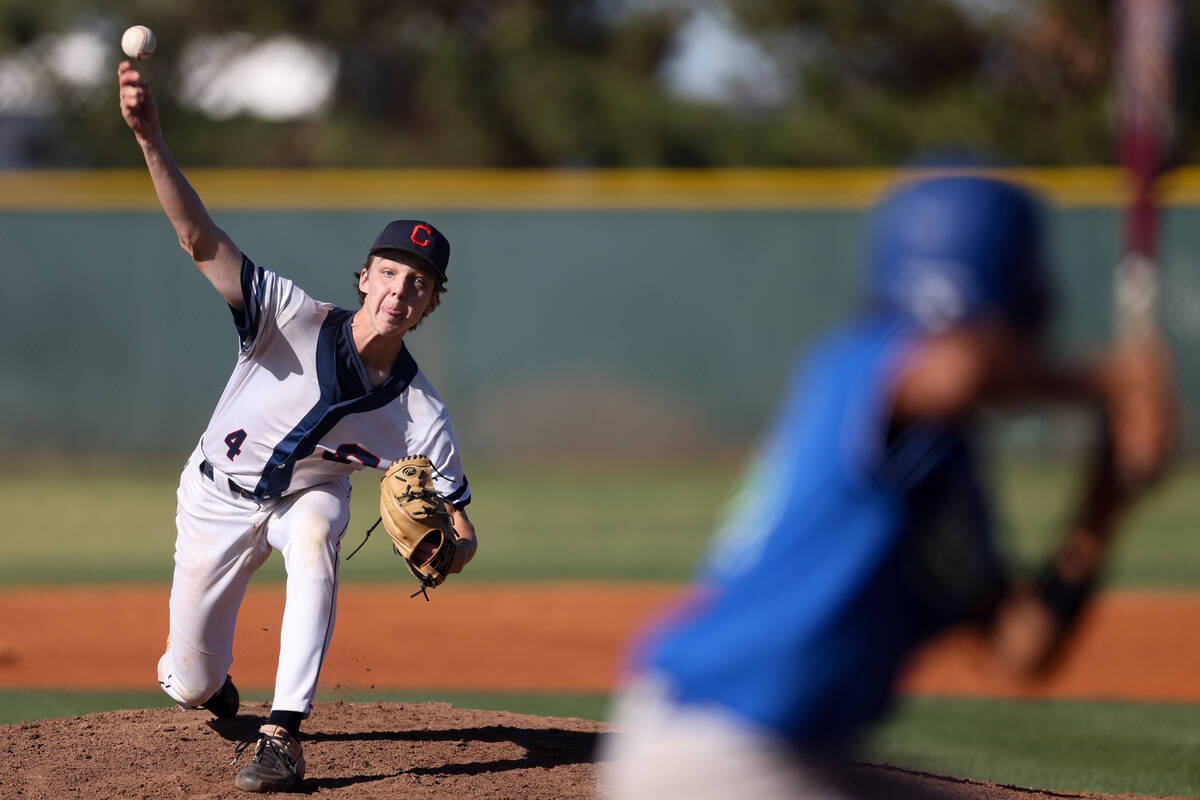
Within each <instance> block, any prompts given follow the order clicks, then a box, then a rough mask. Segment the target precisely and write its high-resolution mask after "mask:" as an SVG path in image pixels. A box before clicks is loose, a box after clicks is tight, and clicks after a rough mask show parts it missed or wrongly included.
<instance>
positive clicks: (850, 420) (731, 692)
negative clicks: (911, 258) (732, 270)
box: [639, 319, 1002, 745]
mask: <svg viewBox="0 0 1200 800" xmlns="http://www.w3.org/2000/svg"><path fill="white" fill-rule="evenodd" d="M914 335H915V333H914V332H913V331H911V330H910V329H907V328H906V327H905V326H904V325H903V324H899V323H896V322H895V321H894V320H884V319H876V320H869V321H865V322H861V323H858V324H856V325H854V326H852V327H849V328H847V329H845V330H843V331H841V332H839V333H837V334H836V335H834V336H833V337H831V338H830V339H829V340H827V341H826V342H825V343H824V345H823V346H821V347H819V348H818V349H817V351H816V352H815V354H814V355H813V356H812V357H811V358H810V359H808V360H807V361H806V363H805V364H804V365H803V366H802V368H801V369H800V370H799V371H798V373H797V375H796V377H795V378H794V380H793V383H792V385H791V387H790V389H789V392H788V394H787V396H786V402H785V404H784V407H783V409H782V411H781V413H780V415H779V418H778V419H777V421H776V423H775V425H774V426H773V428H772V429H771V430H770V432H769V434H768V436H767V437H766V439H765V441H764V443H763V444H762V446H761V447H760V449H759V451H758V453H757V456H756V458H755V460H754V461H753V462H752V465H751V467H750V470H749V473H748V475H747V478H746V479H745V480H744V481H743V484H742V489H741V491H740V492H739V493H738V495H737V496H736V497H735V498H734V501H733V503H732V507H731V509H730V510H729V511H728V512H727V514H726V520H727V521H726V522H725V523H724V525H723V526H722V528H721V530H720V531H719V532H718V534H717V536H716V539H715V542H714V546H713V548H712V552H711V555H710V558H709V560H708V563H707V566H706V568H705V574H704V576H703V580H702V581H701V583H700V585H699V587H698V589H697V590H696V592H695V593H694V594H693V596H692V597H691V598H690V599H689V601H688V602H687V603H686V604H685V606H684V607H683V608H682V609H680V610H678V612H677V613H676V614H674V615H673V617H672V620H671V622H669V623H666V624H664V626H662V627H661V628H660V629H659V630H658V631H657V632H656V633H654V634H652V636H651V637H650V638H649V639H648V640H647V641H646V642H645V644H644V645H643V647H642V648H641V649H640V653H639V660H640V662H641V664H640V666H641V668H643V669H648V670H649V671H652V672H654V673H656V674H658V675H659V676H661V677H664V678H665V679H666V680H667V681H668V682H669V683H670V684H671V685H672V686H673V689H674V692H675V697H676V699H677V701H678V702H680V703H685V704H686V703H702V704H712V703H717V704H721V705H724V706H726V707H727V708H729V709H731V710H732V711H734V712H735V713H737V714H739V715H741V716H743V717H745V718H747V719H748V720H750V721H752V722H753V723H756V724H758V725H761V726H764V727H766V728H768V729H772V730H774V731H776V732H778V733H779V734H781V735H782V736H784V737H786V738H788V739H789V740H791V741H793V742H795V743H797V744H801V745H819V744H829V743H832V742H836V741H839V740H843V739H845V738H847V737H849V736H850V735H851V734H853V733H854V732H855V731H856V730H857V729H858V728H859V727H861V725H862V724H863V723H864V722H866V721H868V720H871V719H873V718H875V717H876V716H878V715H879V714H880V713H881V712H882V711H883V709H884V707H885V705H886V702H887V700H888V698H889V696H890V693H891V686H892V683H893V681H894V678H895V677H896V674H897V672H898V671H899V668H900V666H901V664H902V661H903V659H904V657H905V656H906V655H907V654H909V653H910V651H911V650H912V649H913V647H914V646H915V645H916V644H918V643H919V642H921V641H922V640H924V639H925V638H927V637H928V636H929V635H931V634H932V633H933V632H935V631H937V630H938V629H940V628H942V627H944V626H946V625H948V624H950V623H952V622H955V621H958V620H962V619H965V618H967V617H970V616H972V615H976V614H980V613H982V612H985V611H986V609H988V608H989V607H990V605H991V604H992V603H993V602H994V600H995V598H996V597H997V596H998V593H999V589H1000V588H1001V586H1002V578H1001V575H1002V571H1001V569H1000V564H999V560H998V558H997V557H996V553H995V549H994V547H993V545H992V537H991V533H990V527H991V526H990V524H989V515H988V513H987V511H986V508H985V503H984V497H983V492H982V491H981V488H980V483H979V481H978V479H977V476H976V464H975V460H974V458H973V456H972V454H971V451H970V448H969V446H968V443H967V442H966V441H965V440H964V437H963V436H962V433H961V431H960V430H958V429H957V428H956V427H954V426H952V425H949V424H942V423H932V422H927V423H921V424H915V425H911V426H909V427H907V428H905V429H900V430H892V429H891V428H890V427H889V424H890V409H889V402H890V398H891V396H892V382H893V380H894V375H895V374H896V369H897V367H898V365H899V364H900V363H901V362H902V360H903V359H904V358H905V356H906V355H907V354H908V353H909V352H911V349H912V345H913V341H914V340H913V336H914Z"/></svg>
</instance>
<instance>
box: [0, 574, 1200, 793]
mask: <svg viewBox="0 0 1200 800" xmlns="http://www.w3.org/2000/svg"><path fill="white" fill-rule="evenodd" d="M407 591H408V588H407V584H405V585H402V586H397V587H363V586H354V587H347V588H344V589H343V592H342V597H341V602H340V610H339V620H338V628H337V633H336V635H335V639H334V645H333V648H332V650H331V653H330V656H329V659H328V663H327V666H326V668H325V671H324V673H323V675H322V687H323V688H325V689H329V688H339V687H340V688H348V689H353V688H360V689H385V688H386V689H404V688H414V689H415V688H420V689H438V688H442V689H447V690H451V689H475V690H519V689H524V690H537V691H548V690H561V691H596V692H603V691H607V690H608V689H610V688H611V687H612V686H613V684H614V682H615V681H616V680H617V679H618V675H619V660H620V653H621V652H622V650H623V647H624V646H625V643H626V642H627V641H628V637H629V636H630V634H631V632H632V631H633V630H635V629H637V628H638V627H639V626H640V625H642V624H644V623H645V621H646V620H647V618H648V617H649V616H650V615H652V614H653V613H654V612H655V611H656V610H657V609H659V608H661V607H662V606H663V605H664V604H665V603H667V602H669V601H670V600H671V599H672V598H675V597H677V596H678V595H679V593H680V589H679V587H677V586H673V585H660V586H646V585H642V584H595V583H593V584H579V583H569V584H513V585H496V584H489V585H483V584H463V585H461V586H449V585H448V586H447V587H443V588H442V589H439V590H437V591H435V592H434V593H433V598H434V599H433V602H431V603H425V602H423V601H420V600H413V601H410V600H409V599H408V597H407ZM166 601H167V590H166V589H165V588H163V587H104V588H92V589H87V588H79V587H72V588H62V587H38V588H30V589H23V590H9V591H4V592H0V615H2V618H3V619H4V620H5V626H4V627H3V629H2V631H0V687H3V688H131V689H132V688H137V689H147V688H152V687H153V686H154V685H155V684H154V663H155V661H156V659H157V657H158V654H159V652H160V649H161V647H162V644H163V640H164V638H165V635H166ZM281 607H282V596H281V594H280V591H279V589H277V588H274V587H270V588H256V589H253V590H252V591H251V593H250V595H249V597H248V599H247V603H246V605H245V606H244V608H243V612H242V616H241V619H240V621H239V635H238V638H237V641H236V643H235V653H236V661H235V663H234V668H233V672H234V674H235V675H236V676H237V679H238V682H239V684H240V685H241V686H242V687H243V688H244V689H245V688H247V687H259V688H269V687H270V685H271V683H272V676H273V672H274V661H275V650H276V646H277V636H278V627H277V626H278V620H279V613H280V610H281ZM1198 624H1200V597H1193V596H1191V595H1187V594H1168V593H1137V594H1132V593H1130V594H1116V595H1108V596H1105V597H1102V598H1100V600H1099V602H1098V603H1097V604H1096V607H1095V610H1094V611H1093V612H1092V613H1091V614H1090V615H1089V616H1088V618H1087V620H1086V621H1085V623H1084V625H1083V627H1082V629H1081V631H1080V634H1081V637H1080V640H1079V642H1078V647H1077V648H1076V649H1075V650H1073V651H1072V653H1071V655H1070V656H1069V657H1068V658H1067V659H1066V660H1065V661H1064V663H1063V664H1062V666H1061V669H1060V670H1059V671H1058V672H1057V673H1055V675H1054V676H1053V677H1051V678H1049V679H1047V680H1045V681H1043V682H1041V683H1038V684H1035V685H1032V686H1026V685H1016V684H1012V683H1009V682H1007V681H1005V680H1004V679H1003V678H1001V677H1000V676H997V675H994V674H991V673H989V672H988V671H987V670H986V669H981V664H980V660H981V656H980V652H979V650H978V645H977V643H975V642H974V641H972V640H971V639H970V638H969V637H967V636H964V635H961V634H956V635H952V636H950V637H947V638H946V639H944V640H942V641H941V642H938V643H935V644H934V646H933V647H932V648H930V649H929V650H927V651H926V652H925V653H923V654H922V655H921V657H919V658H918V659H917V660H916V663H915V664H914V666H913V669H912V670H911V671H910V672H909V674H908V675H907V677H906V678H905V680H904V685H905V687H906V691H909V692H913V693H946V694H955V695H972V694H973V695H992V696H1021V697H1109V698H1127V699H1153V700H1192V701H1195V700H1200V677H1198V676H1200V643H1197V642H1196V641H1195V637H1194V636H1192V635H1191V634H1192V632H1193V631H1195V630H1196V626H1197V625H1198ZM438 640H444V641H445V646H444V647H439V648H436V649H431V648H429V647H428V642H431V641H438ZM417 643H425V648H424V650H423V652H422V653H421V657H420V658H416V659H414V658H412V655H413V652H412V648H413V647H415V646H416V645H417ZM267 711H268V706H267V705H266V704H263V703H248V704H244V705H243V707H242V713H241V715H239V717H238V718H237V719H235V720H231V721H228V722H223V723H218V722H216V721H215V720H213V719H212V718H211V716H210V715H209V714H207V713H206V712H195V713H187V712H182V711H178V710H176V709H173V708H159V709H147V710H139V711H116V712H109V713H103V714H91V715H87V716H83V717H74V718H69V719H60V720H42V721H38V722H26V723H21V724H18V725H6V726H0V759H2V761H3V765H2V766H0V797H5V798H8V797H14V798H23V800H38V799H39V798H58V797H62V796H66V795H70V796H72V797H78V798H83V800H92V799H93V798H108V797H126V798H130V799H131V800H132V799H135V798H159V797H167V796H171V797H198V798H226V797H229V798H233V797H244V796H245V795H244V794H243V793H241V792H238V791H237V790H236V789H234V788H233V785H232V776H233V774H234V773H235V772H236V770H237V769H238V767H237V766H229V760H230V758H231V757H232V755H233V750H234V746H235V743H236V742H238V741H241V740H242V739H244V738H245V737H247V736H249V735H250V734H252V732H253V731H254V730H255V729H256V728H257V726H258V725H259V724H260V723H261V722H262V721H263V720H264V719H265V717H266V714H267ZM606 730H608V726H606V725H605V724H604V723H600V722H594V721H589V720H579V719H559V718H550V717H532V716H526V715H519V714H511V713H507V712H491V711H476V710H463V709H457V708H453V707H451V706H450V705H448V704H445V703H392V704H384V703H359V704H343V703H328V702H326V703H319V704H318V705H317V707H316V708H315V709H314V713H313V717H312V719H311V720H310V721H309V723H308V724H307V725H306V727H305V731H304V736H303V741H304V743H305V752H306V757H307V759H308V762H309V770H308V776H307V777H306V779H305V781H304V783H303V784H302V786H301V791H302V792H304V793H308V794H314V793H318V792H319V793H320V794H321V796H322V797H326V796H328V797H333V798H337V797H346V798H349V797H355V798H361V797H368V798H376V797H378V798H385V797H386V798H393V797H406V798H427V797H428V798H433V797H436V798H439V800H441V799H442V798H447V797H454V798H462V799H463V800H476V799H477V798H497V799H499V798H514V797H520V798H522V800H536V798H588V799H589V800H590V799H591V798H595V797H597V795H598V790H597V786H598V780H600V775H601V772H600V770H601V765H600V764H598V763H597V761H596V758H597V756H596V753H595V747H596V743H597V741H598V737H599V736H600V734H601V733H602V732H603V731H606ZM854 780H855V782H856V783H858V784H860V785H862V786H866V787H868V788H867V790H866V791H865V794H864V795H863V796H870V797H888V798H898V799H899V800H905V798H917V797H921V798H935V800H936V799H940V800H1050V798H1058V799H1061V798H1102V797H1108V796H1106V795H1093V794H1071V793H1063V792H1051V791H1039V790H1032V789H1020V788H1016V787H1005V786H997V785H995V784H990V783H986V782H980V781H973V780H966V779H961V778H951V777H944V776H938V775H930V774H926V773H920V772H916V771H912V770H906V769H901V768H895V767H888V766H881V765H860V766H859V767H857V768H856V769H855V772H854ZM1122 797H1123V798H1125V800H1133V798H1131V797H1130V796H1129V795H1122Z"/></svg>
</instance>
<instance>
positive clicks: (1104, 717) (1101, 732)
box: [866, 697, 1200, 797]
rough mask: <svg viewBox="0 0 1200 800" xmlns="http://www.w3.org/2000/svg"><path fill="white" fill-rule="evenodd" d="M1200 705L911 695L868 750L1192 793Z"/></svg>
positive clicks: (1016, 780) (963, 768)
mask: <svg viewBox="0 0 1200 800" xmlns="http://www.w3.org/2000/svg"><path fill="white" fill-rule="evenodd" d="M1198 754H1200V706H1195V705H1184V704H1165V703H1123V702H1116V701H1111V702H1109V701H1105V702H1095V701H1093V702H1080V701H1062V700H1051V701H1047V700H1037V701H1034V700H1022V701H1013V700H983V699H962V698H931V697H928V698H927V697H923V698H910V699H908V700H906V701H904V702H903V703H902V704H901V705H900V707H899V709H898V710H897V713H896V714H895V715H894V716H893V717H892V718H891V719H890V720H889V721H888V722H887V723H886V724H885V725H884V726H882V727H881V728H880V729H879V730H878V731H877V732H876V735H875V736H874V737H873V739H872V740H871V741H870V742H869V743H868V747H867V752H866V757H867V758H868V759H869V760H872V761H884V762H888V763H891V764H897V765H902V766H907V767H916V768H921V769H927V770H930V771H933V772H938V773H940V774H943V775H956V776H960V777H970V778H977V779H984V780H991V781H995V782H997V783H1001V784H1012V785H1016V786H1024V787H1033V788H1047V789H1057V790H1063V791H1071V792H1081V791H1087V792H1111V793H1134V794H1147V795H1159V796H1162V795H1169V796H1173V797H1191V796H1195V795H1196V793H1197V792H1198V791H1200V756H1198Z"/></svg>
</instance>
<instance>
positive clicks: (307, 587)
mask: <svg viewBox="0 0 1200 800" xmlns="http://www.w3.org/2000/svg"><path fill="white" fill-rule="evenodd" d="M349 521H350V489H349V482H348V481H339V482H335V483H329V484H322V485H320V486H315V487H313V488H311V489H306V490H305V491H303V492H300V493H299V494H298V495H296V496H295V497H293V498H288V499H286V500H285V501H284V503H283V504H281V506H280V508H279V509H277V511H276V513H275V514H273V515H272V518H271V521H270V522H269V523H268V525H267V540H268V541H269V542H270V544H271V546H272V547H275V548H276V549H278V550H279V551H280V552H281V553H282V554H283V563H284V566H285V568H286V569H287V599H286V602H285V604H284V611H283V624H282V625H281V627H280V635H279V638H280V644H279V666H278V669H277V671H276V674H275V699H274V701H273V703H272V709H273V710H284V711H294V712H299V713H301V714H308V712H309V710H310V708H311V707H312V699H313V696H314V695H315V694H316V690H317V679H318V677H319V676H320V673H321V664H322V663H323V662H324V660H325V652H326V650H327V649H328V647H329V640H330V638H331V637H332V636H333V624H334V619H335V617H336V615H337V588H338V553H339V551H340V547H341V540H342V535H343V534H344V533H345V532H346V525H347V524H348V523H349Z"/></svg>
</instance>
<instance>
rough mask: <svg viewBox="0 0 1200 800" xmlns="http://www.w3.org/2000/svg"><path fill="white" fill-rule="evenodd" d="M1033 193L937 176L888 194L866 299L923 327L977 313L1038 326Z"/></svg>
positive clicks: (1041, 320) (1041, 281)
mask: <svg viewBox="0 0 1200 800" xmlns="http://www.w3.org/2000/svg"><path fill="white" fill-rule="evenodd" d="M1042 251H1043V238H1042V225H1041V211H1040V208H1039V205H1038V203H1037V201H1036V200H1035V199H1034V198H1033V196H1032V195H1031V194H1030V193H1029V192H1027V191H1025V190H1024V189H1022V188H1020V187H1018V186H1015V185H1013V184H1011V183H1006V182H1004V181H1000V180H995V179H992V178H986V177H981V176H968V175H955V176H946V177H936V178H930V179H927V180H922V181H918V182H916V183H913V184H909V185H906V186H903V187H901V188H899V189H897V190H895V191H893V192H892V193H891V194H890V195H888V196H887V197H886V198H884V200H883V201H882V202H881V203H880V204H879V206H878V207H877V208H876V210H875V213H874V217H873V230H872V239H871V250H870V255H869V261H868V265H869V268H868V275H867V282H868V286H867V291H868V295H869V297H870V300H871V301H872V303H873V304H874V305H875V306H877V307H879V308H882V309H883V310H885V311H888V312H891V313H899V314H902V315H904V316H906V317H909V318H911V319H913V320H914V321H916V322H917V323H918V324H919V325H921V326H922V327H924V328H927V329H929V330H942V329H945V328H948V327H950V326H953V325H957V324H960V323H963V322H966V321H968V320H970V319H973V318H976V317H978V316H980V315H982V314H989V313H991V314H999V315H1000V316H1002V317H1003V318H1004V319H1006V320H1007V321H1008V322H1010V323H1012V324H1014V325H1017V326H1020V327H1021V328H1023V329H1027V330H1030V331H1031V332H1040V331H1041V330H1042V329H1043V328H1044V326H1045V323H1046V322H1047V321H1048V318H1049V316H1050V311H1051V306H1052V302H1053V297H1052V295H1053V291H1052V288H1051V285H1050V276H1049V274H1048V272H1047V270H1046V266H1045V261H1044V254H1043V252H1042Z"/></svg>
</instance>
